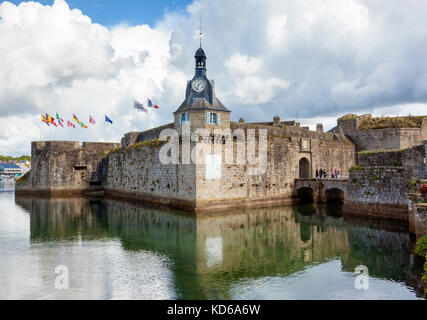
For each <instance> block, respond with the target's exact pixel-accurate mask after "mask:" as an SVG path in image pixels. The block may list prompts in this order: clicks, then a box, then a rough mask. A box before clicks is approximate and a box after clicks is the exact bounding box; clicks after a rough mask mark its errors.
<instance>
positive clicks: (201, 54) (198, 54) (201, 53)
mask: <svg viewBox="0 0 427 320" xmlns="http://www.w3.org/2000/svg"><path fill="white" fill-rule="evenodd" d="M194 57H195V58H197V57H203V58H206V54H205V51H204V50H203V49H202V48H199V49H197V51H196V55H195V56H194Z"/></svg>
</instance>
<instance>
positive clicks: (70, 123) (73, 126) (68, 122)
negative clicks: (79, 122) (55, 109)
mask: <svg viewBox="0 0 427 320" xmlns="http://www.w3.org/2000/svg"><path fill="white" fill-rule="evenodd" d="M67 125H68V127H72V128H76V126H75V125H74V123H72V122H71V121H68V120H67Z"/></svg>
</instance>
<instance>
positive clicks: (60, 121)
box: [56, 112, 64, 128]
mask: <svg viewBox="0 0 427 320" xmlns="http://www.w3.org/2000/svg"><path fill="white" fill-rule="evenodd" d="M56 120H58V123H59V125H60V126H61V127H62V128H64V126H63V124H62V123H63V122H64V120H62V119H61V118H60V117H59V115H58V112H57V113H56Z"/></svg>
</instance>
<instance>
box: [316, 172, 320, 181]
mask: <svg viewBox="0 0 427 320" xmlns="http://www.w3.org/2000/svg"><path fill="white" fill-rule="evenodd" d="M317 179H319V169H316V180H317Z"/></svg>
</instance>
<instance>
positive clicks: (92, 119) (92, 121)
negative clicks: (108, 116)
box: [89, 116, 96, 124]
mask: <svg viewBox="0 0 427 320" xmlns="http://www.w3.org/2000/svg"><path fill="white" fill-rule="evenodd" d="M89 122H90V123H92V124H95V123H96V121H95V119H94V118H92V116H89Z"/></svg>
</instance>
